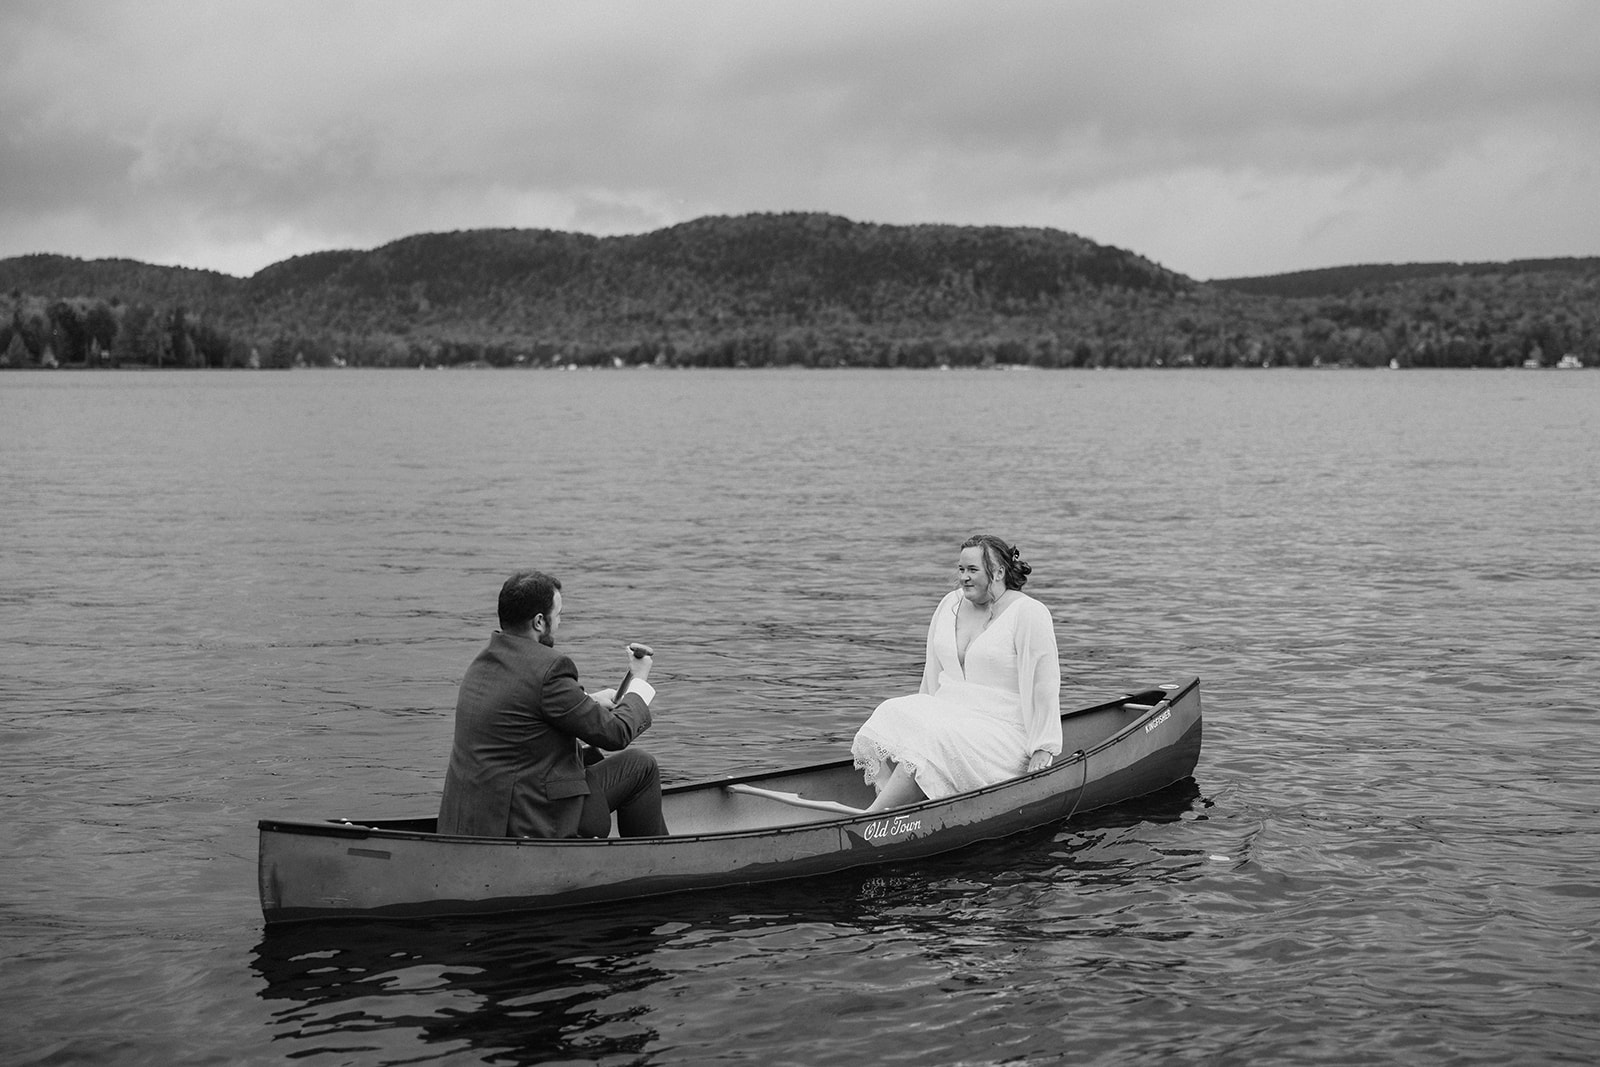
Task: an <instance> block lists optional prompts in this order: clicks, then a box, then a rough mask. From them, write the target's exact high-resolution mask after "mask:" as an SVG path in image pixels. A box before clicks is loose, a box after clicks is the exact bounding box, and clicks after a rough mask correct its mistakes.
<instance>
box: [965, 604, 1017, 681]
mask: <svg viewBox="0 0 1600 1067" xmlns="http://www.w3.org/2000/svg"><path fill="white" fill-rule="evenodd" d="M962 599H965V597H963V598H962ZM1021 600H1022V595H1021V594H1020V593H1019V594H1018V595H1017V596H1016V598H1015V599H1013V600H1012V601H1011V603H1009V604H1007V605H1006V606H1005V608H1004V609H1002V610H1001V612H1000V614H999V615H996V616H994V617H993V618H991V619H990V620H989V621H988V623H986V624H985V625H984V627H983V629H981V630H979V631H978V632H977V633H975V634H973V635H972V640H971V641H968V642H967V647H966V649H965V650H963V649H962V647H961V635H960V634H959V633H958V632H957V629H958V628H959V626H960V623H961V601H960V600H958V601H956V610H955V613H954V615H953V616H952V618H951V621H950V636H951V637H952V638H953V639H954V641H955V646H956V666H957V667H960V668H961V677H962V678H966V676H967V653H968V652H971V651H972V646H973V645H975V644H977V643H978V638H980V637H982V636H983V635H984V634H986V633H988V632H989V631H990V630H992V629H994V624H995V623H997V622H999V621H1000V620H1001V619H1002V618H1003V617H1004V616H1005V614H1006V612H1008V611H1010V610H1011V609H1012V608H1014V607H1016V606H1017V604H1018V602H1019V601H1021Z"/></svg>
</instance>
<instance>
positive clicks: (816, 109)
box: [0, 0, 1600, 277]
mask: <svg viewBox="0 0 1600 1067" xmlns="http://www.w3.org/2000/svg"><path fill="white" fill-rule="evenodd" d="M0 34H3V35H4V39H6V40H8V41H12V42H15V47H14V48H13V55H15V56H16V57H17V58H16V59H15V60H14V61H13V62H10V63H8V64H6V65H5V66H4V67H3V68H0V138H3V139H0V144H3V145H5V146H6V149H7V151H6V157H7V158H6V159H5V160H4V162H0V179H4V181H5V195H4V199H3V201H0V255H7V254H16V253H17V252H21V251H31V250H36V249H40V248H48V249H50V250H55V251H64V252H70V253H74V254H80V255H130V256H135V257H139V258H148V259H154V260H157V261H163V262H186V263H190V264H192V265H206V266H216V267H220V268H223V269H230V270H234V271H235V272H239V273H248V272H249V271H251V270H254V269H256V268H258V267H260V266H262V265H265V264H266V263H267V262H269V261H271V260H273V259H276V258H281V257H282V256H284V255H288V254H294V253H298V252H303V251H309V250H313V249H316V248H325V247H333V246H370V245H373V244H377V243H381V242H383V241H386V240H392V239H394V238H396V237H399V236H403V235H405V234H408V233H414V232H419V231H424V230H434V229H454V228H464V227H475V226H551V227H555V228H563V229H586V230H589V231H591V232H599V233H615V232H636V231H639V230H645V229H651V228H654V227H657V226H662V225H669V224H671V223H674V222H679V221H683V220H685V219H687V218H692V217H695V216H697V215H700V214H706V213H724V212H728V213H731V212H741V211H771V210H826V211H833V212H837V213H839V214H844V215H848V216H851V217H855V218H861V219H870V220H875V221H884V222H915V221H946V222H956V223H994V224H1006V225H1047V226H1056V227H1060V228H1062V229H1069V230H1073V231H1076V232H1080V233H1084V234H1085V235H1086V236H1090V237H1093V238H1095V239H1097V240H1103V241H1108V242H1111V243H1116V244H1121V245H1124V246H1127V247H1131V248H1134V249H1135V250H1137V251H1140V252H1143V253H1145V254H1147V255H1151V256H1153V257H1155V258H1157V259H1160V260H1162V261H1163V262H1167V263H1168V264H1169V265H1171V266H1174V267H1176V268H1178V269H1180V270H1184V271H1187V272H1189V273H1193V274H1195V275H1197V276H1201V277H1205V276H1215V275H1220V274H1227V273H1250V272H1254V271H1256V270H1261V271H1266V270H1273V269H1293V268H1296V267H1303V266H1317V265H1327V264H1329V263H1335V262H1349V261H1352V260H1354V259H1408V258H1410V259H1417V258H1507V257H1510V256H1514V255H1558V254H1580V253H1584V252H1592V251H1593V250H1594V248H1595V246H1596V244H1600V220H1597V219H1596V218H1595V214H1596V213H1595V212H1594V210H1593V208H1592V207H1590V206H1589V202H1590V201H1591V200H1592V199H1593V195H1592V194H1593V188H1594V179H1595V177H1596V175H1595V166H1596V160H1597V158H1600V119H1597V114H1600V64H1596V63H1595V62H1594V59H1593V57H1594V55H1596V54H1597V53H1600V5H1594V4H1589V3H1584V2H1581V0H1575V2H1556V0H1551V2H1538V0H1522V2H1517V3H1510V2H1505V3H1501V2H1472V0H1457V2H1415V0H1414V2H1409V3H1368V2H1363V3H1334V4H1291V3H1276V2H1259V3H1254V2H1250V3H1247V2H1233V3H1224V2H1203V0H1201V2H1184V3H1179V2H1171V3H1156V2H1147V0H1131V2H1127V0H1124V2H1094V3H1037V2H1030V3H1009V4H999V5H994V4H978V3H949V2H918V3H911V2H904V3H833V2H824V0H807V2H803V3H797V2H788V3H785V2H775V3H757V4H750V3H743V2H739V3H733V2H699V3H694V2H688V3H664V2H649V3H639V2H629V3H602V2H584V3H573V2H546V3H512V2H507V3H499V2H456V3H450V4H444V3H437V4H435V3H422V2H386V3H375V2H346V3H333V4H328V3H306V2H299V0H282V2H278V3H272V4H266V3H261V4H249V3H244V4H229V5H216V4H208V3H199V2H193V3H188V2H175V0H167V2H158V0H149V2H144V3H132V2H120V3H109V4H89V3H79V4H73V3H56V4H36V3H30V4H21V5H19V4H11V5H8V6H7V7H6V8H4V9H3V10H0Z"/></svg>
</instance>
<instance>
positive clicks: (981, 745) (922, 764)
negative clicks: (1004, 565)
mask: <svg viewBox="0 0 1600 1067" xmlns="http://www.w3.org/2000/svg"><path fill="white" fill-rule="evenodd" d="M960 606H961V590H959V589H954V590H951V591H950V593H949V594H948V595H947V596H946V597H945V598H944V599H943V600H941V601H940V602H939V607H938V608H937V609H935V610H934V613H933V621H932V622H930V623H929V624H928V659H927V666H926V667H924V668H923V672H922V689H921V691H920V692H918V693H917V694H916V695H914V696H905V697H893V698H891V699H889V700H885V701H884V702H883V703H882V704H879V705H878V707H877V710H876V711H874V712H873V713H872V717H871V718H869V719H868V720H867V721H866V724H865V725H863V726H862V727H861V729H860V730H859V731H858V732H857V733H856V739H855V742H854V743H853V744H852V745H851V746H850V754H851V755H852V756H854V757H855V765H856V766H857V767H860V768H861V769H862V771H863V772H864V774H865V776H866V779H867V781H868V782H869V783H876V784H882V782H884V781H886V780H887V779H888V777H889V774H890V773H891V772H892V771H893V767H888V766H885V762H886V761H889V760H893V761H894V762H895V763H898V764H904V765H906V766H907V767H909V768H910V769H911V770H912V771H913V773H914V774H915V776H916V780H917V785H918V786H919V787H920V788H921V789H922V791H923V792H924V793H926V794H927V796H928V798H929V799H930V800H937V799H938V798H940V797H946V796H950V795H951V794H953V793H964V792H966V791H967V790H969V789H977V788H979V787H980V786H985V785H992V784H994V783H995V782H999V781H1004V780H1005V779H1007V778H1014V777H1016V776H1017V775H1019V774H1021V773H1022V772H1023V771H1025V770H1027V767H1028V757H1029V756H1030V755H1031V754H1032V753H1033V752H1035V751H1037V750H1039V749H1043V750H1044V751H1046V752H1049V753H1051V754H1052V755H1060V754H1061V664H1060V661H1059V658H1058V656H1057V652H1056V634H1055V628H1054V626H1053V625H1052V624H1051V622H1050V612H1049V610H1048V609H1047V608H1046V607H1045V606H1044V605H1043V604H1041V603H1039V602H1038V601H1037V600H1034V599H1033V598H1032V597H1030V596H1026V595H1023V596H1020V597H1018V598H1017V599H1016V600H1014V601H1012V602H1011V603H1010V604H1008V605H1006V607H1005V609H1004V610H1002V611H1001V612H1000V615H999V616H998V617H997V618H996V619H995V620H994V621H993V622H991V623H990V624H989V627H988V629H986V630H984V631H983V632H982V633H980V634H978V636H976V637H974V638H973V639H972V643H971V644H969V645H968V646H967V658H966V663H965V664H963V663H962V662H961V660H960V659H959V658H958V657H957V656H956V609H957V608H959V607H960Z"/></svg>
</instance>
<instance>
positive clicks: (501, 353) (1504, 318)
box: [0, 214, 1600, 367]
mask: <svg viewBox="0 0 1600 1067" xmlns="http://www.w3.org/2000/svg"><path fill="white" fill-rule="evenodd" d="M0 294H8V295H9V303H10V307H9V314H4V306H3V304H0V365H3V366H9V367H39V366H77V367H130V366H144V367H290V366H296V365H321V366H375V367H408V366H438V365H462V364H488V365H493V366H554V365H567V364H577V365H616V364H622V365H627V364H640V363H652V364H657V365H665V366H699V367H711V366H716V367H726V366H768V365H801V366H862V367H936V366H991V365H999V364H1028V365H1032V366H1038V367H1143V366H1165V367H1171V366H1216V367H1226V366H1263V365H1269V366H1327V365H1347V366H1386V365H1389V364H1391V363H1394V364H1398V365H1401V366H1422V367H1469V366H1475V367H1505V366H1518V365H1521V364H1523V363H1524V362H1526V361H1528V360H1530V359H1532V360H1537V361H1539V362H1540V363H1548V364H1554V363H1555V362H1556V361H1557V360H1559V359H1560V358H1561V357H1562V356H1564V355H1567V354H1573V355H1576V356H1578V357H1579V358H1580V359H1582V361H1583V362H1584V363H1586V364H1588V365H1590V366H1593V365H1595V364H1596V363H1600V358H1597V357H1600V259H1568V260H1538V261H1523V262H1517V263H1506V264H1452V263H1443V264H1409V265H1403V266H1367V267H1349V268H1339V269H1337V270H1335V271H1312V272H1302V273H1299V274H1292V275H1279V276H1276V277H1267V278H1247V279H1235V280H1230V281H1223V282H1212V283H1199V282H1195V281H1194V280H1192V279H1189V278H1186V277H1184V276H1182V275H1179V274H1176V273H1174V272H1172V271H1168V270H1165V269H1163V268H1162V267H1160V266H1158V265H1156V264H1154V263H1152V262H1150V261H1149V260H1146V259H1143V258H1142V257H1139V256H1137V255H1134V254H1133V253H1130V252H1126V251H1122V250H1120V249H1115V248H1110V247H1107V246H1103V245H1098V244H1095V243H1094V242H1092V241H1088V240H1086V239H1084V238H1081V237H1077V236H1074V235H1072V234H1067V233H1062V232H1059V231H1054V230H1042V229H1028V228H1001V227H955V226H878V225H871V224H864V223H855V222H851V221H849V220H847V219H842V218H838V217H836V216H829V215H807V214H786V215H750V216H742V217H738V218H706V219H700V220H697V221H695V222H691V223H686V224H684V225H681V226H675V227H671V228H669V229H665V230H660V231H657V232H655V233H650V234H644V235H640V236H635V237H612V238H598V237H592V236H588V235H583V234H572V233H558V232H553V231H540V230H482V231H470V232H462V233H449V234H425V235H420V236H416V237H410V238H406V239H404V240H401V241H396V242H394V243H393V244H390V245H386V246H384V247H382V248H379V249H376V250H374V251H371V252H348V251H347V252H327V253H318V254H315V255H309V256H300V257H296V258H294V259H290V260H286V261H284V262H282V263H277V264H274V265H273V266H270V267H268V268H266V269H265V270H262V271H261V272H260V273H258V274H256V275H254V276H253V277H251V278H247V279H240V278H233V277H230V276H228V275H223V274H217V273H213V272H208V271H196V270H187V269H181V268H167V267H154V266H150V265H148V264H142V263H135V262H132V261H127V260H96V261H91V262H85V261H82V260H77V259H71V258H68V257H63V256H45V255H40V256H25V257H19V258H15V259H9V260H3V261H0Z"/></svg>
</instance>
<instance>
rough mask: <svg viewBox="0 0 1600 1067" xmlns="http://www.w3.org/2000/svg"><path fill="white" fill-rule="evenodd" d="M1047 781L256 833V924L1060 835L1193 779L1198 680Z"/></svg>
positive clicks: (1081, 726) (1113, 712)
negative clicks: (486, 824)
mask: <svg viewBox="0 0 1600 1067" xmlns="http://www.w3.org/2000/svg"><path fill="white" fill-rule="evenodd" d="M1061 728H1062V736H1063V745H1062V752H1063V755H1062V756H1061V757H1060V758H1058V759H1057V760H1056V761H1055V762H1054V763H1053V764H1051V765H1050V766H1049V767H1047V768H1045V769H1043V770H1040V771H1035V772H1034V773H1032V774H1024V775H1022V776H1020V777H1017V778H1012V779H1009V780H1007V781H1004V782H1000V783H998V784H995V785H991V786H987V787H985V788H983V789H977V790H974V791H972V792H969V793H961V794H958V795H956V796H952V797H945V798H942V799H939V800H929V801H924V802H922V803H919V804H912V805H908V806H906V807H902V808H896V809H893V810H892V811H888V812H877V813H873V814H867V813H865V812H863V811H861V810H859V809H861V808H864V807H866V806H867V805H868V804H869V803H870V802H871V800H872V790H871V788H870V787H869V786H867V785H866V784H865V783H864V782H863V781H862V780H861V775H860V772H858V771H857V770H856V769H855V768H854V767H853V766H852V765H851V762H850V760H848V759H845V760H840V761H837V762H833V763H824V764H819V765H816V766H808V767H798V768H790V769H786V770H777V771H768V772H763V773H758V774H745V775H726V776H723V777H719V778H711V779H705V780H702V781H697V782H689V783H685V784H680V785H672V786H668V787H666V788H665V789H663V790H662V812H663V814H664V815H665V817H666V822H667V826H668V827H669V828H670V830H671V834H670V835H668V836H665V837H639V838H619V837H610V838H600V839H595V838H569V839H540V838H500V837H466V836H457V835H451V834H440V833H437V832H436V828H437V820H436V819H433V818H410V819H405V818H402V819H370V820H366V821H362V822H353V821H350V820H346V819H327V820H301V819H262V820H261V821H260V822H259V824H258V827H259V830H260V859H259V866H258V880H259V883H260V890H261V911H262V914H263V916H264V917H265V919H266V922H267V923H268V924H269V925H271V924H275V923H286V922H296V921H304V920H327V919H345V918H349V919H374V918H410V917H422V916H442V915H481V914H489V913H496V912H517V911H542V910H548V909H555V908H564V907H572V906H576V905H586V904H595V903H600V902H606V901H618V900H634V899H639V898H644V897H653V896H661V895H665V894H668V893H679V892H685V891H690V890H711V889H718V888H726V887H729V886H741V885H751V884H755V883H760V882H773V881H781V880H787V879H794V878H811V877H816V876H819V875H826V874H831V873H834V872H837V871H845V870H850V869H852V868H857V867H864V866H869V865H876V864H884V863H896V862H903V861H906V860H916V859H921V858H924V857H928V856H936V855H940V854H942V853H946V852H951V851H954V850H956V849H959V848H963V847H965V846H967V845H972V844H975V843H977V842H980V841H992V840H995V839H998V838H1002V837H1007V836H1010V835H1012V834H1017V833H1022V832H1024V831H1027V830H1033V829H1037V828H1039V827H1042V826H1047V825H1051V824H1054V823H1058V822H1062V821H1064V820H1068V819H1071V818H1072V817H1073V816H1074V815H1076V814H1079V813H1082V812H1087V811H1093V810H1095V809H1096V808H1103V807H1106V806H1108V805H1111V804H1117V803H1120V802H1122V801H1126V800H1132V799H1133V798H1135V797H1140V796H1144V795H1146V794H1148V793H1153V792H1155V791H1157V790H1159V789H1163V788H1165V787H1166V786H1169V785H1171V784H1173V783H1175V782H1180V781H1182V780H1184V779H1185V778H1188V777H1189V776H1190V774H1191V772H1193V770H1194V767H1195V764H1196V763H1197V762H1198V760H1199V758H1200V679H1198V678H1191V679H1190V680H1189V681H1187V682H1184V683H1181V684H1172V685H1163V686H1159V687H1155V688H1151V689H1147V690H1142V691H1139V692H1135V693H1129V694H1127V695H1124V696H1121V697H1118V698H1117V699H1115V700H1110V701H1107V702H1105V703H1102V704H1095V705H1092V706H1089V707H1084V708H1078V709H1076V710H1073V711H1068V712H1065V713H1064V714H1063V715H1062V716H1061Z"/></svg>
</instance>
